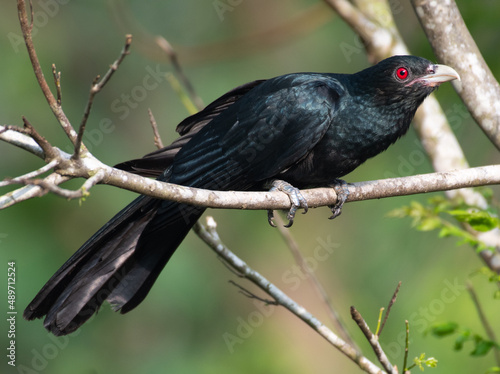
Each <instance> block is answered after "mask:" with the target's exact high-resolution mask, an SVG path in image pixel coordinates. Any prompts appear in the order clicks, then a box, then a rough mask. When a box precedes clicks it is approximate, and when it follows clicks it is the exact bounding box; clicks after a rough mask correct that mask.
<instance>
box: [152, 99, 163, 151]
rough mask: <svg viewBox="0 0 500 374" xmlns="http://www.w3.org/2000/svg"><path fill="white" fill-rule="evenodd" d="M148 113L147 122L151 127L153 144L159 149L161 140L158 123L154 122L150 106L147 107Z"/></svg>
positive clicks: (161, 146)
mask: <svg viewBox="0 0 500 374" xmlns="http://www.w3.org/2000/svg"><path fill="white" fill-rule="evenodd" d="M148 114H149V123H150V124H151V127H152V128H153V135H154V143H155V146H156V148H158V149H161V148H163V142H162V141H161V136H160V132H159V131H158V125H157V124H156V120H155V117H154V116H153V112H152V111H151V109H150V108H148Z"/></svg>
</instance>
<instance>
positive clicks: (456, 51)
mask: <svg viewBox="0 0 500 374" xmlns="http://www.w3.org/2000/svg"><path fill="white" fill-rule="evenodd" d="M411 2H412V4H413V7H414V8H415V13H416V14H417V17H418V19H419V20H420V24H421V25H422V28H423V29H424V31H425V33H426V35H427V38H428V39H429V42H430V44H431V46H432V49H433V50H434V53H435V55H436V57H437V58H438V59H439V61H441V62H443V63H444V64H447V65H450V66H453V68H454V69H455V70H456V71H457V72H458V73H459V74H460V78H461V82H452V84H453V87H455V90H456V91H457V93H458V94H459V95H460V97H461V98H462V101H463V102H464V104H465V105H466V106H467V109H468V110H469V112H470V113H471V114H472V117H473V118H474V120H475V121H476V122H477V123H478V124H479V126H480V127H481V129H482V130H483V131H484V133H485V134H486V135H487V136H488V138H489V139H490V140H491V142H492V143H493V144H494V145H495V146H496V147H497V149H499V150H500V104H499V103H500V85H499V84H498V82H497V80H496V79H495V77H494V76H493V74H492V72H491V70H490V68H489V67H488V65H487V64H486V61H484V58H483V56H482V55H481V52H480V51H479V48H478V47H477V45H476V42H475V41H474V39H473V38H472V36H471V34H470V32H469V30H468V29H467V26H466V25H465V22H464V20H463V18H462V15H461V14H460V10H459V9H458V7H457V4H456V3H455V1H454V0H450V1H447V2H446V3H442V2H439V1H431V0H412V1H411Z"/></svg>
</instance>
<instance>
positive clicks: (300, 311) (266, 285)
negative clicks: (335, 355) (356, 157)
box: [193, 217, 381, 374]
mask: <svg viewBox="0 0 500 374" xmlns="http://www.w3.org/2000/svg"><path fill="white" fill-rule="evenodd" d="M216 227H217V225H216V223H215V221H214V219H213V218H212V217H207V227H205V226H203V225H202V224H201V223H199V222H197V223H196V224H195V226H194V228H193V229H194V231H195V232H196V234H197V235H198V236H199V237H200V238H201V239H202V240H203V241H204V242H205V243H207V244H208V245H209V246H210V248H212V249H213V250H214V251H215V253H217V255H219V256H221V257H223V258H224V260H225V261H226V262H227V263H228V264H230V265H231V266H232V267H233V268H234V269H236V270H237V271H238V272H239V273H241V274H243V275H244V276H245V278H246V279H248V280H249V281H251V282H252V283H254V284H255V285H256V286H258V287H259V288H260V289H261V290H262V291H264V292H266V293H267V294H268V295H270V296H271V297H272V298H273V299H274V300H276V302H277V303H278V304H279V305H281V306H284V307H285V308H286V309H288V310H289V311H290V312H292V313H293V314H294V315H296V316H297V317H298V318H300V319H301V320H302V321H304V322H305V323H307V324H308V325H309V326H310V327H311V328H312V329H313V330H314V331H316V332H317V333H318V334H320V335H321V336H322V337H323V338H324V339H326V340H327V341H328V342H329V343H330V344H332V345H333V346H334V347H336V348H337V349H338V350H339V351H340V352H342V353H343V354H344V355H346V356H347V357H349V358H350V359H351V360H353V361H354V362H356V363H357V364H358V366H359V367H360V368H361V369H363V370H364V371H366V372H368V373H377V374H380V373H381V369H380V368H379V367H377V365H375V364H374V363H372V362H371V361H370V360H368V359H367V358H366V357H364V356H361V355H359V354H358V353H357V352H356V350H355V349H354V348H352V347H351V346H350V345H349V344H347V343H346V342H345V341H343V340H342V339H341V338H339V337H338V336H337V335H336V334H335V333H333V332H332V331H331V330H330V329H328V328H327V327H326V326H325V325H323V324H322V323H321V322H320V321H319V320H318V319H317V318H316V317H314V316H313V315H312V314H311V313H309V312H308V311H307V310H306V309H305V308H304V307H303V306H301V305H299V304H297V303H296V302H295V301H293V300H292V299H291V298H289V297H288V296H287V295H286V294H285V293H284V292H283V291H281V290H280V289H278V288H277V287H276V286H275V285H274V284H272V283H271V282H269V281H268V280H267V279H266V278H264V277H263V276H262V275H261V274H259V273H258V272H257V271H255V270H254V269H252V268H250V267H249V266H248V265H247V264H246V263H245V262H244V261H243V260H241V259H240V258H239V257H237V256H236V255H235V254H234V253H233V252H231V251H230V250H229V248H227V247H226V246H225V245H224V244H223V243H222V241H221V240H220V238H219V235H218V234H217V231H216Z"/></svg>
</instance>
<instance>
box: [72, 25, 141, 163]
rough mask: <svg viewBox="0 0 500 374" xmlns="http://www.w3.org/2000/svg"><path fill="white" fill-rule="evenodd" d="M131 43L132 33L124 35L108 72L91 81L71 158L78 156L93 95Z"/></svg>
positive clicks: (111, 73) (102, 85) (121, 58)
mask: <svg viewBox="0 0 500 374" xmlns="http://www.w3.org/2000/svg"><path fill="white" fill-rule="evenodd" d="M131 43H132V35H126V36H125V45H124V47H123V49H122V51H121V53H120V56H119V57H118V59H117V60H116V61H115V62H113V64H111V66H110V67H109V70H108V72H107V73H106V74H105V75H104V76H103V77H102V78H101V77H100V76H97V77H96V78H95V79H94V81H93V82H92V87H91V88H90V93H89V99H88V101H87V105H86V106H85V110H84V112H83V117H82V120H81V122H80V127H79V128H78V136H77V138H76V143H75V153H74V154H73V158H74V159H75V160H78V159H79V158H80V148H81V145H82V139H83V133H84V132H85V126H86V124H87V120H88V118H89V115H90V110H91V108H92V104H93V102H94V97H95V95H97V93H99V92H100V91H101V90H102V88H103V87H104V86H105V85H106V83H108V82H109V80H110V79H111V76H112V75H113V74H114V72H115V71H116V70H118V66H120V64H121V63H122V61H123V59H124V58H125V56H126V55H128V54H129V49H130V44H131Z"/></svg>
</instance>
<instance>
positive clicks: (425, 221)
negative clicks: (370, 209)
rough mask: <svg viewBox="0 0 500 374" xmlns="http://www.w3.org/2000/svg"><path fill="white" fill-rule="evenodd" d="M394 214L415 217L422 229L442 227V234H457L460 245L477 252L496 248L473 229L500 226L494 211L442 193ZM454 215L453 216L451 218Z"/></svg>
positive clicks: (447, 235)
mask: <svg viewBox="0 0 500 374" xmlns="http://www.w3.org/2000/svg"><path fill="white" fill-rule="evenodd" d="M388 215H389V216H390V217H399V218H404V217H409V218H412V226H413V227H415V229H417V230H419V231H431V230H439V237H440V238H445V237H455V238H457V239H458V242H457V244H458V245H461V244H469V245H471V246H473V247H474V248H476V250H477V251H483V250H486V249H489V250H493V248H492V247H490V246H488V245H486V244H485V243H483V242H482V241H481V240H479V239H478V237H477V235H474V234H473V233H471V232H470V230H469V228H470V229H472V230H474V231H478V232H487V231H490V230H493V229H496V228H500V219H499V218H498V217H496V216H495V215H494V214H493V213H492V212H489V211H486V210H479V209H476V208H470V207H467V206H465V205H464V204H462V203H456V202H452V201H450V200H447V199H445V198H444V197H442V196H438V197H434V198H431V199H429V200H428V205H423V204H421V203H419V202H417V201H412V202H411V203H410V205H408V206H403V207H401V208H398V209H395V210H392V211H391V212H389V213H388ZM450 218H451V219H450Z"/></svg>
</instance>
